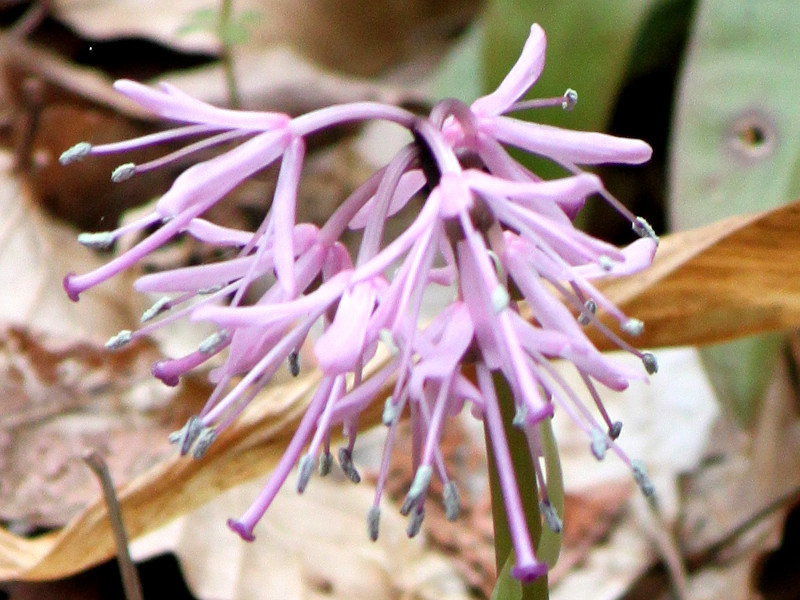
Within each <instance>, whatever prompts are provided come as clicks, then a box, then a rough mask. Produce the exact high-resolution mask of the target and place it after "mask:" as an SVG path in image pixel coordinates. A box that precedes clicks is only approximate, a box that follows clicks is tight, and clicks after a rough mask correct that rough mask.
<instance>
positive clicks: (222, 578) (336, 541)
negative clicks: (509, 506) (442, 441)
mask: <svg viewBox="0 0 800 600" xmlns="http://www.w3.org/2000/svg"><path fill="white" fill-rule="evenodd" d="M260 487H261V482H259V481H254V482H250V483H247V484H243V485H241V486H238V487H236V488H234V489H232V490H229V491H227V492H225V493H224V494H221V495H220V496H218V497H217V498H216V499H215V500H214V501H213V502H210V503H208V504H206V505H205V506H203V507H202V508H199V509H198V510H196V511H193V512H192V513H190V514H188V515H186V516H185V517H182V518H180V519H178V520H177V521H175V522H173V523H171V524H170V525H168V526H166V527H164V528H163V529H161V530H159V531H156V532H153V533H152V534H151V535H148V536H145V537H144V538H142V539H140V540H138V541H136V542H134V544H133V547H132V553H133V556H134V558H135V559H136V560H143V559H146V558H148V557H150V556H153V555H155V554H160V553H164V552H173V553H175V554H176V555H177V557H178V559H179V561H180V564H181V570H182V572H183V575H184V578H185V579H186V582H187V584H188V586H189V588H190V589H191V591H192V594H193V595H194V596H196V597H197V598H200V599H203V600H205V599H215V600H249V599H255V598H258V599H259V600H270V599H275V600H295V599H297V600H300V599H303V598H323V597H324V598H329V599H331V600H336V599H340V600H349V599H351V598H372V599H375V600H381V599H386V600H389V599H390V598H397V597H402V598H407V599H408V600H426V599H430V600H444V599H448V600H466V599H467V598H469V597H470V596H469V595H468V593H467V591H466V589H465V586H464V584H463V583H462V582H461V580H460V578H459V577H458V574H457V573H456V572H455V570H454V569H453V567H452V566H451V565H449V564H448V562H447V561H446V560H445V559H444V558H442V557H441V556H439V555H437V554H436V553H434V552H432V551H431V550H430V549H428V548H427V547H426V545H425V544H424V543H421V540H420V539H419V538H417V539H413V540H411V539H409V538H408V537H407V536H406V532H405V527H406V522H405V519H403V518H402V517H401V516H400V515H399V514H397V512H396V511H395V510H392V509H391V508H390V507H386V509H385V510H384V511H383V512H382V514H381V534H380V537H379V538H378V540H377V542H371V541H370V540H369V539H368V538H367V535H366V526H365V519H364V515H365V514H366V512H367V510H368V509H369V507H370V506H371V505H372V500H373V497H374V493H373V490H372V489H371V488H370V487H369V486H365V485H359V486H356V485H353V484H352V483H351V482H350V481H348V480H345V479H344V478H343V477H336V476H331V477H327V478H324V479H321V478H315V479H314V480H313V481H312V482H311V484H310V485H309V487H308V489H306V491H305V492H304V493H303V494H302V495H298V494H297V492H296V491H295V490H294V489H293V488H292V486H287V487H285V488H284V489H282V490H281V491H280V492H279V493H278V496H277V497H276V498H275V501H274V502H273V504H272V505H271V506H270V509H269V511H268V512H267V514H266V515H265V516H264V519H263V520H262V522H261V523H260V524H259V528H258V533H257V535H256V539H255V541H254V542H252V543H244V542H242V541H241V540H239V539H237V538H233V537H232V533H231V531H230V530H229V529H228V528H227V527H226V526H225V519H226V518H228V517H230V516H231V515H235V514H241V513H242V512H244V510H246V509H247V507H248V506H249V504H250V502H251V501H252V499H253V498H254V497H255V496H256V494H258V492H259V491H260ZM265 567H266V568H265Z"/></svg>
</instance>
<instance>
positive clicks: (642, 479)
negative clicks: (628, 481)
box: [631, 460, 656, 498]
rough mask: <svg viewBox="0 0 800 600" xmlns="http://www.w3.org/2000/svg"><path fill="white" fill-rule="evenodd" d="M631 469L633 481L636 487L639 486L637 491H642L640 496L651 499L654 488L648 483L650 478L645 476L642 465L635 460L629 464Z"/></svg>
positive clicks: (651, 483) (645, 470)
mask: <svg viewBox="0 0 800 600" xmlns="http://www.w3.org/2000/svg"><path fill="white" fill-rule="evenodd" d="M631 467H632V469H633V479H634V481H636V485H638V486H639V489H640V490H642V494H644V495H645V496H646V497H647V498H650V497H652V496H653V495H654V494H655V492H656V488H655V486H654V485H653V482H652V481H650V476H649V475H648V474H647V469H645V467H644V464H642V462H641V461H638V460H635V461H633V462H632V463H631Z"/></svg>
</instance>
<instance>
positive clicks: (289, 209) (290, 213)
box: [272, 137, 306, 296]
mask: <svg viewBox="0 0 800 600" xmlns="http://www.w3.org/2000/svg"><path fill="white" fill-rule="evenodd" d="M305 150H306V143H305V142H304V141H303V138H299V137H296V138H294V139H293V140H292V141H291V142H290V143H289V146H288V147H287V148H286V152H285V153H284V155H283V162H282V163H281V170H280V172H279V173H278V182H277V184H276V186H275V195H274V196H273V200H272V221H273V224H274V228H275V271H276V273H277V275H278V281H279V282H280V283H281V285H282V286H283V287H284V289H285V290H286V292H287V294H288V295H289V296H294V294H295V288H296V281H295V276H294V256H295V254H294V239H293V237H294V235H293V234H294V228H295V209H296V206H297V186H298V185H299V184H300V173H301V171H302V169H303V157H304V156H305Z"/></svg>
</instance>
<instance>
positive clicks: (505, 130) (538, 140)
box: [480, 117, 653, 165]
mask: <svg viewBox="0 0 800 600" xmlns="http://www.w3.org/2000/svg"><path fill="white" fill-rule="evenodd" d="M480 128H481V130H482V131H483V132H485V133H487V134H488V135H491V136H492V137H495V138H497V139H498V140H499V141H501V142H503V143H506V144H511V145H512V146H516V147H518V148H522V149H523V150H527V151H528V152H533V153H534V154H538V155H539V156H544V157H547V158H550V159H552V160H554V161H556V162H561V163H571V164H578V165H600V164H607V163H612V164H616V163H619V164H634V165H638V164H641V163H643V162H647V161H648V160H650V156H651V155H652V154H653V149H652V148H650V146H649V145H648V144H647V143H646V142H643V141H642V140H635V139H631V138H621V137H616V136H612V135H606V134H604V133H595V132H589V131H571V130H569V129H560V128H558V127H552V126H550V125H541V124H539V123H528V122H526V121H520V120H519V119H511V118H509V117H494V118H489V119H483V120H481V124H480Z"/></svg>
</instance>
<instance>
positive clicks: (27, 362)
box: [0, 328, 208, 531]
mask: <svg viewBox="0 0 800 600" xmlns="http://www.w3.org/2000/svg"><path fill="white" fill-rule="evenodd" d="M157 357H158V350H157V349H156V348H155V347H154V346H153V345H152V344H148V343H136V344H132V345H131V346H130V347H129V348H126V349H125V350H124V351H121V352H117V353H109V352H107V351H106V350H105V348H103V347H98V346H96V345H92V344H87V343H81V342H72V341H65V340H61V341H57V340H53V339H46V338H45V337H44V336H41V335H39V336H35V335H33V334H31V333H30V332H29V331H28V330H25V329H21V328H5V329H3V330H0V396H2V398H3V414H2V416H0V446H1V447H2V451H1V452H0V519H2V520H3V521H6V522H10V523H12V524H13V526H14V528H15V529H16V530H19V531H25V530H26V529H29V528H30V529H34V530H35V529H38V528H41V527H45V528H52V527H61V526H63V525H64V524H65V523H66V522H67V521H68V520H69V519H70V518H71V517H73V516H74V515H75V514H77V513H78V512H79V511H80V510H82V509H83V508H84V507H85V506H86V505H87V504H89V502H90V501H91V500H94V498H95V497H96V496H97V487H96V485H95V484H94V478H93V476H92V475H91V473H90V472H89V471H88V469H86V467H85V465H83V464H82V462H81V461H80V457H81V455H82V454H83V453H85V452H86V451H88V450H97V451H98V452H100V453H102V454H103V455H105V456H107V457H108V462H109V467H110V469H111V472H112V475H113V477H114V479H115V480H116V481H117V482H119V483H124V482H126V481H129V480H131V479H132V478H133V477H134V476H136V475H138V474H140V473H142V472H144V471H146V470H147V469H149V468H151V467H152V466H153V465H154V464H156V463H157V462H159V461H160V460H161V459H163V458H165V456H166V455H167V454H169V452H170V449H169V447H168V445H167V444H166V442H165V440H166V436H167V435H168V434H169V432H170V431H172V430H174V429H176V428H177V427H179V426H180V424H181V423H182V422H183V421H185V419H186V418H187V417H188V415H189V412H190V411H191V402H189V400H190V394H189V393H188V392H189V389H190V388H191V386H190V385H184V386H183V388H182V389H181V390H180V392H178V391H176V390H175V389H174V388H166V387H165V386H159V385H154V384H153V380H152V378H151V377H150V374H149V365H150V364H151V363H152V362H154V361H155V360H156V358H157ZM198 391H199V392H200V393H201V394H202V393H203V392H207V391H208V390H207V389H203V390H198ZM196 396H199V394H196Z"/></svg>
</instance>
